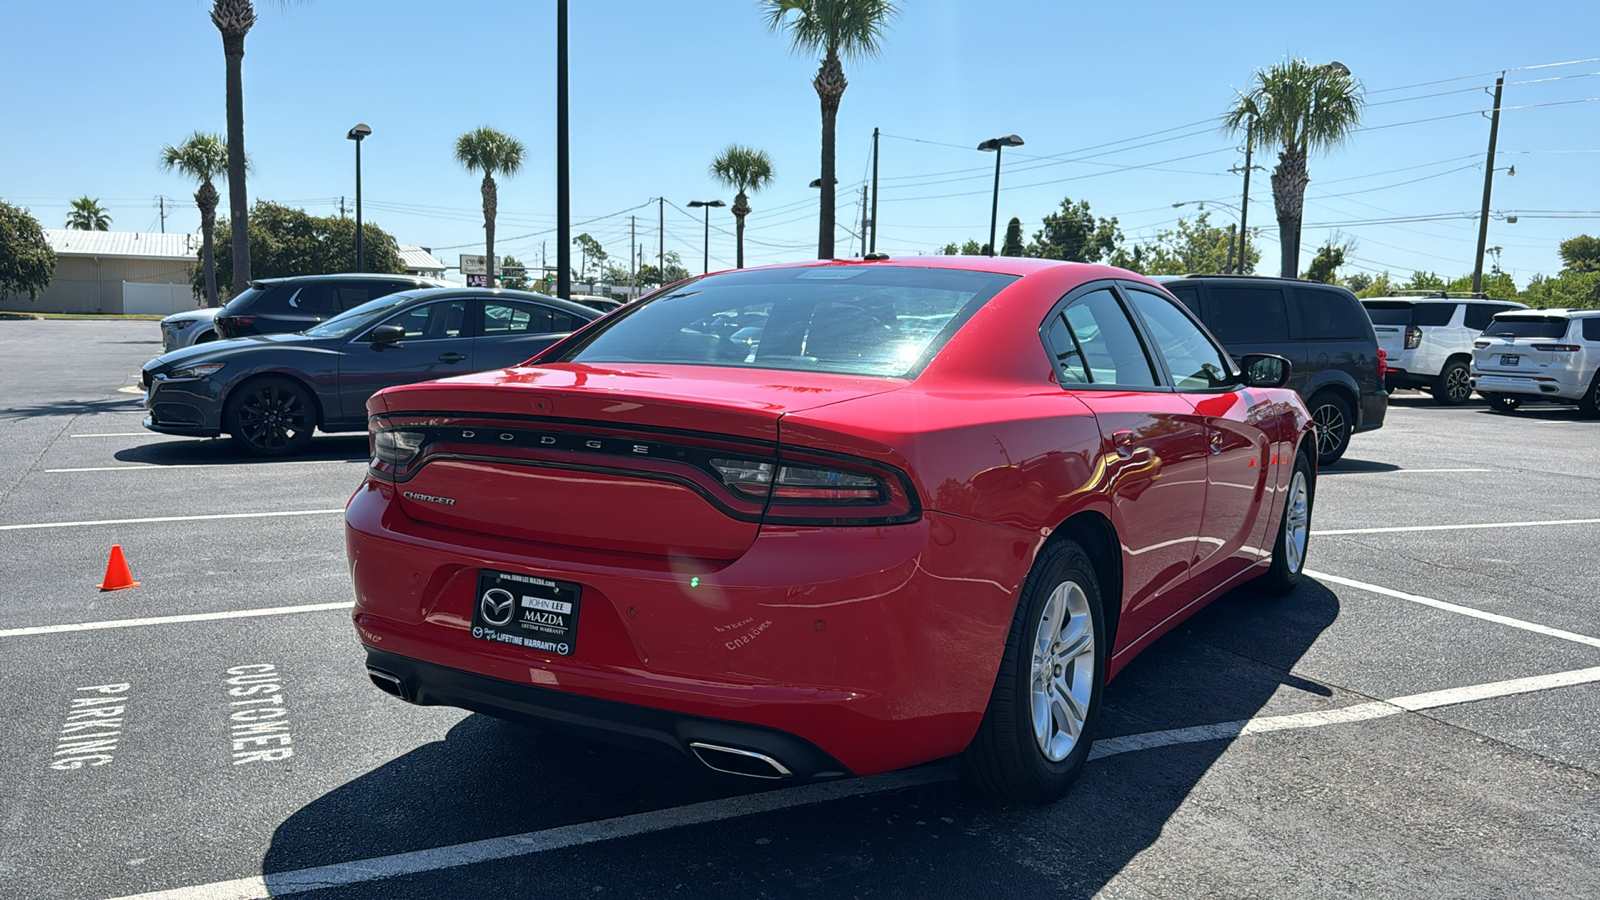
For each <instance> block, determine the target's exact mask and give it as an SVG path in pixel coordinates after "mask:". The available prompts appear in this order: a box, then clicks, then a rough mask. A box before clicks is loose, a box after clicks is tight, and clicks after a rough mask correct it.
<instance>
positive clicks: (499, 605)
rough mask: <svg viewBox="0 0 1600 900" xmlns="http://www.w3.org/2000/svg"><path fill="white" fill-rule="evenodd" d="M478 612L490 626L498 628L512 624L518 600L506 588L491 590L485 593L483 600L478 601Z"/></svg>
mask: <svg viewBox="0 0 1600 900" xmlns="http://www.w3.org/2000/svg"><path fill="white" fill-rule="evenodd" d="M478 611H479V612H480V613H482V614H483V620H484V621H485V622H488V623H489V624H490V625H494V626H497V627H498V626H501V625H507V624H510V622H511V616H512V614H513V613H515V612H516V611H517V608H516V598H515V597H513V596H511V592H510V591H508V590H506V589H504V588H490V589H488V590H487V591H484V592H483V599H482V600H479V601H478Z"/></svg>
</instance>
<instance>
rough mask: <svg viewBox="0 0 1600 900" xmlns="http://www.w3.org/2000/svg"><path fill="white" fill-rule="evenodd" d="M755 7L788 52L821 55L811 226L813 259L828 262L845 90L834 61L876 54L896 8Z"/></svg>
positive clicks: (853, 4) (841, 2) (844, 4)
mask: <svg viewBox="0 0 1600 900" xmlns="http://www.w3.org/2000/svg"><path fill="white" fill-rule="evenodd" d="M761 6H762V9H763V11H764V12H765V14H766V19H767V27H768V28H769V29H771V30H772V31H773V32H775V33H776V32H784V31H787V32H788V34H789V38H790V49H791V50H792V51H793V52H795V53H821V54H822V65H821V67H820V68H818V69H817V75H816V77H815V78H813V79H812V80H811V86H812V87H813V88H815V89H816V91H817V97H818V99H820V100H821V101H822V172H821V173H820V174H821V179H822V185H821V193H822V204H821V213H820V215H819V216H818V222H817V257H818V258H819V259H832V258H833V228H834V226H833V214H834V196H833V190H834V182H835V177H834V175H835V173H834V129H835V124H836V120H837V119H838V116H839V101H840V99H841V98H843V97H844V91H845V88H847V87H849V82H848V81H846V80H845V77H844V65H843V63H841V62H840V59H841V57H842V58H844V59H850V60H856V59H870V58H872V57H875V56H877V55H878V53H879V52H880V51H881V50H882V47H883V37H884V32H885V31H886V30H887V29H888V27H889V20H891V19H893V18H894V17H895V15H897V14H898V13H899V12H900V10H899V9H898V8H897V7H896V6H895V5H894V4H893V3H890V2H888V0H761Z"/></svg>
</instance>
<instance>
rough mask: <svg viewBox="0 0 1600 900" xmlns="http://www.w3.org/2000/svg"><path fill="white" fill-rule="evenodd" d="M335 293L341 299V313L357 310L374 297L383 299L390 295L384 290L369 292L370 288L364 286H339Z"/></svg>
mask: <svg viewBox="0 0 1600 900" xmlns="http://www.w3.org/2000/svg"><path fill="white" fill-rule="evenodd" d="M334 292H335V294H336V295H337V296H338V298H339V312H344V311H345V310H347V309H355V308H356V307H358V306H360V305H361V304H363V303H365V302H367V301H368V300H371V299H373V298H374V297H382V296H383V295H385V294H388V293H390V292H389V291H386V290H382V289H381V288H380V289H379V290H377V291H372V290H368V286H367V285H364V284H363V285H359V286H357V285H339V286H338V287H336V288H334Z"/></svg>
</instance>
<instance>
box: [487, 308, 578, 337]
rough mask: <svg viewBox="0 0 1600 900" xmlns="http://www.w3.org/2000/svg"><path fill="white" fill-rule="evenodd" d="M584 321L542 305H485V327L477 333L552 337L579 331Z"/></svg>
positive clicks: (488, 335)
mask: <svg viewBox="0 0 1600 900" xmlns="http://www.w3.org/2000/svg"><path fill="white" fill-rule="evenodd" d="M581 324H582V321H580V320H579V319H578V317H577V316H574V315H573V314H572V313H569V312H567V311H566V310H560V309H551V308H550V307H548V306H544V305H543V304H539V303H511V302H505V301H499V300H489V301H485V302H484V304H483V323H482V325H481V326H480V328H479V330H478V333H479V334H481V335H483V336H484V337H495V336H496V335H508V334H552V333H556V332H565V331H576V330H577V328H578V326H579V325H581Z"/></svg>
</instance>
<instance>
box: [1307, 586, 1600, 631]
mask: <svg viewBox="0 0 1600 900" xmlns="http://www.w3.org/2000/svg"><path fill="white" fill-rule="evenodd" d="M1305 573H1306V574H1307V575H1309V576H1311V577H1312V578H1315V579H1317V580H1318V581H1331V582H1333V583H1334V584H1342V585H1344V586H1345V587H1353V588H1356V589H1358V590H1363V591H1367V592H1369V593H1373V594H1382V595H1383V596H1385V597H1393V598H1395V599H1396V600H1408V601H1410V602H1412V603H1420V604H1422V605H1423V606H1431V607H1433V608H1434V609H1442V610H1444V611H1445V612H1453V613H1456V614H1458V615H1463V616H1471V617H1472V618H1474V619H1483V620H1484V621H1485V622H1495V623H1497V624H1500V625H1509V626H1511V627H1512V628H1520V629H1522V630H1523V631H1531V632H1533V633H1534V634H1542V635H1546V636H1548V637H1555V638H1561V639H1562V640H1564V641H1572V642H1573V643H1575V644H1587V645H1588V646H1590V647H1600V638H1593V637H1589V636H1588V635H1586V634H1577V633H1574V632H1571V631H1562V630H1561V629H1559V628H1551V627H1550V626H1548V625H1540V624H1539V623H1537V622H1529V621H1527V620H1525V619H1513V618H1512V617H1510V616H1502V615H1500V614H1499V613H1492V612H1485V611H1483V610H1481V609H1473V608H1472V607H1470V606H1460V605H1458V604H1455V603H1446V602H1445V601H1443V600H1435V599H1433V598H1431V597H1423V596H1419V595H1417V594H1408V593H1406V592H1404V591H1397V590H1394V589H1393V588H1386V587H1382V586H1380V585H1376V584H1367V583H1366V582H1364V581H1356V580H1354V579H1350V578H1341V577H1339V576H1338V575H1329V574H1327V573H1326V572H1313V571H1311V570H1310V569H1307V570H1306V572H1305Z"/></svg>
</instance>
